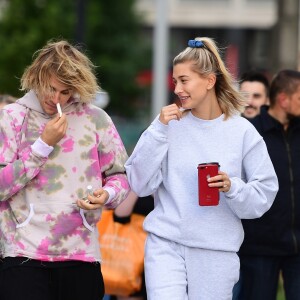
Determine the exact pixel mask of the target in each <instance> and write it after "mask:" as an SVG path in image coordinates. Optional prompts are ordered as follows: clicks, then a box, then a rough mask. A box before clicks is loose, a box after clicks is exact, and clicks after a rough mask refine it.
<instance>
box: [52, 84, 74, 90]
mask: <svg viewBox="0 0 300 300" xmlns="http://www.w3.org/2000/svg"><path fill="white" fill-rule="evenodd" d="M50 87H51V88H52V89H53V90H55V91H57V89H56V88H55V87H54V86H52V85H50ZM71 90H72V89H71V88H66V89H63V90H61V91H60V92H66V91H71Z"/></svg>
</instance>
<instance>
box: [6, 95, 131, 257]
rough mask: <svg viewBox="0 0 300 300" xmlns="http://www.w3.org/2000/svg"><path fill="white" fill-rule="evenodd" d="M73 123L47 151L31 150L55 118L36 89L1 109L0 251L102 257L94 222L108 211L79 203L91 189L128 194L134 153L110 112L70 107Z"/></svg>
mask: <svg viewBox="0 0 300 300" xmlns="http://www.w3.org/2000/svg"><path fill="white" fill-rule="evenodd" d="M63 112H64V113H65V114H66V116H67V120H68V129H67V132H66V135H65V136H64V138H63V139H62V140H61V141H60V142H59V143H58V144H57V145H56V146H55V147H54V149H53V151H52V152H51V153H50V154H49V156H48V157H42V156H40V155H38V154H37V153H35V152H34V151H33V150H32V147H31V145H32V144H33V143H34V142H35V141H36V140H37V139H38V138H39V136H40V135H41V133H42V131H43V129H44V127H45V124H46V123H47V122H49V120H50V119H51V117H50V116H48V115H47V114H45V113H44V112H43V110H42V108H41V106H40V103H39V101H38V99H37V97H36V95H35V93H34V92H32V91H30V92H29V93H27V94H26V95H25V96H24V97H23V98H21V99H19V100H18V101H17V103H14V104H10V105H7V106H6V107H5V108H4V109H2V110H0V256H2V257H7V256H11V257H15V256H23V257H29V258H33V259H39V260H45V261H65V260H80V261H87V262H92V261H101V257H100V249H99V244H98V231H97V227H95V225H96V223H97V222H98V220H99V219H100V217H101V209H96V210H92V211H85V210H82V209H79V207H78V206H77V205H76V200H77V199H79V198H83V197H84V196H85V194H86V187H87V186H88V185H91V186H92V187H93V188H94V189H97V188H100V187H102V182H104V181H103V179H104V177H105V185H104V188H105V189H107V191H110V192H112V193H111V194H113V195H114V196H113V198H112V199H110V201H109V203H108V204H107V206H108V207H110V208H113V207H116V206H117V205H118V204H119V203H120V202H121V201H122V200H124V199H125V197H126V196H127V194H128V191H129V185H128V181H127V177H126V175H125V173H124V170H125V169H124V163H125V161H126V159H127V153H126V150H125V148H124V145H123V143H122V141H121V138H120V136H119V134H118V132H117V130H116V128H115V126H114V124H113V122H112V120H111V118H110V117H109V116H108V115H107V114H106V113H105V112H104V111H103V110H102V109H100V108H97V107H96V106H94V105H92V104H83V103H80V102H79V101H76V100H74V99H73V100H72V101H70V103H68V104H67V105H66V106H65V107H64V108H63Z"/></svg>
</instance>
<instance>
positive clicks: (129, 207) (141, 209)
mask: <svg viewBox="0 0 300 300" xmlns="http://www.w3.org/2000/svg"><path fill="white" fill-rule="evenodd" d="M153 208H154V203H153V197H152V195H149V196H146V197H138V196H137V195H136V194H135V193H134V192H133V191H130V193H129V195H128V197H127V198H126V199H125V200H124V201H123V202H122V203H121V204H120V205H118V206H117V207H116V208H115V210H114V221H115V222H119V223H122V224H125V223H129V222H130V216H131V215H132V213H136V214H140V215H143V216H147V215H148V214H149V213H150V212H151V211H152V210H153ZM110 300H147V292H146V286H145V274H144V273H143V282H142V287H141V290H140V291H138V292H136V293H134V294H132V295H130V296H128V297H123V296H113V295H112V296H111V297H110Z"/></svg>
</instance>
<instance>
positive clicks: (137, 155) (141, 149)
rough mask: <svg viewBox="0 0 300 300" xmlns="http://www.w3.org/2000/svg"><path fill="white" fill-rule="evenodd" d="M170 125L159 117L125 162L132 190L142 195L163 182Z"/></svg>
mask: <svg viewBox="0 0 300 300" xmlns="http://www.w3.org/2000/svg"><path fill="white" fill-rule="evenodd" d="M167 130H168V125H164V124H162V123H161V122H160V121H159V120H158V118H156V119H155V120H154V121H153V123H152V124H151V125H150V126H149V127H148V129H146V130H145V132H144V133H143V134H142V136H141V137H140V139H139V141H138V143H137V145H136V147H135V149H134V151H133V153H132V155H131V156H130V158H129V159H128V161H127V162H126V164H125V168H126V172H127V175H128V180H129V183H130V186H131V188H132V190H133V191H134V192H135V193H136V194H137V195H138V196H140V197H144V196H148V195H151V194H153V193H154V192H155V191H156V189H157V188H158V186H159V185H160V184H161V182H162V170H161V166H162V161H163V159H164V158H165V156H166V154H167V151H168V140H167Z"/></svg>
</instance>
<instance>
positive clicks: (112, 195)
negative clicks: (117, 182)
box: [103, 187, 116, 205]
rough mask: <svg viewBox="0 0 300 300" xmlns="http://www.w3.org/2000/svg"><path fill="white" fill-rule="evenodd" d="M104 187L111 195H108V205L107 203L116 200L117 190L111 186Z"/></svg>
mask: <svg viewBox="0 0 300 300" xmlns="http://www.w3.org/2000/svg"><path fill="white" fill-rule="evenodd" d="M103 189H104V190H105V191H107V192H108V194H109V197H108V199H107V201H106V202H105V205H107V204H109V203H111V202H112V201H113V200H114V198H115V197H116V192H115V190H114V189H112V188H110V187H104V188H103Z"/></svg>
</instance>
